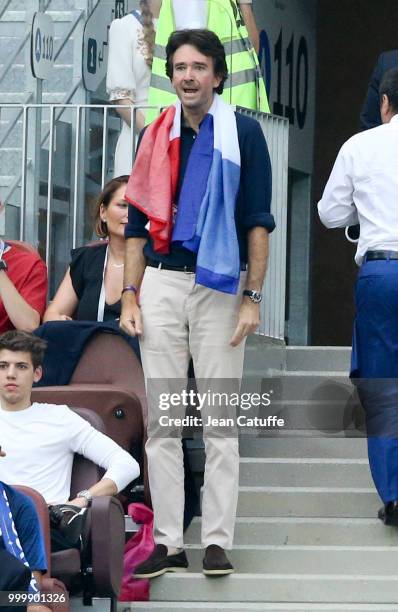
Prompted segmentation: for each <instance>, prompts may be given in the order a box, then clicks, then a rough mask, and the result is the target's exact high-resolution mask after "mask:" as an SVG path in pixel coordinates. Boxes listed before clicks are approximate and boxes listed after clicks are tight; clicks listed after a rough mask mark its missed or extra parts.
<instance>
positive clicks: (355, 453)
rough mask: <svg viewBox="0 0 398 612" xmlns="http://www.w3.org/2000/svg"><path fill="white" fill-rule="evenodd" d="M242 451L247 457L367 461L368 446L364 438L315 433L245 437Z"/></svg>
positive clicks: (242, 438)
mask: <svg viewBox="0 0 398 612" xmlns="http://www.w3.org/2000/svg"><path fill="white" fill-rule="evenodd" d="M239 449H240V454H241V456H243V457H281V458H282V457H286V458H294V457H301V458H312V457H314V458H316V457H319V458H322V457H323V458H326V457H330V458H336V459H338V458H341V459H344V458H347V459H349V458H351V459H362V458H366V457H367V443H366V440H365V439H364V437H363V436H362V437H355V438H349V437H344V436H342V435H340V436H337V435H330V434H326V433H325V434H324V436H320V434H319V433H316V432H314V431H312V430H310V431H304V430H302V431H300V432H297V431H288V432H279V433H275V434H274V435H273V436H269V437H265V436H264V437H254V436H242V437H241V439H240V442H239Z"/></svg>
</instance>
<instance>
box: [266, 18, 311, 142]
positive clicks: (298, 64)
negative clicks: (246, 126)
mask: <svg viewBox="0 0 398 612" xmlns="http://www.w3.org/2000/svg"><path fill="white" fill-rule="evenodd" d="M284 44H285V41H284V40H283V33H282V28H281V30H280V32H279V36H278V40H277V41H276V43H275V45H274V53H273V63H274V64H276V65H275V69H276V71H277V74H276V79H277V81H276V100H275V102H274V103H273V106H272V109H271V111H272V112H273V113H274V115H279V116H282V117H283V116H284V117H287V118H288V119H289V123H290V124H291V125H295V122H296V119H297V124H298V127H299V128H300V129H301V130H302V129H303V128H304V126H305V120H306V117H307V105H308V46H307V41H306V39H305V37H304V36H301V37H300V39H299V42H298V45H296V44H295V40H294V34H292V36H291V38H290V41H289V42H288V45H287V47H284ZM259 58H260V64H261V70H262V73H263V77H264V81H265V85H266V88H267V92H268V95H269V92H270V88H271V74H272V73H273V68H272V66H271V49H270V44H269V40H268V36H267V33H266V32H265V30H263V31H262V32H261V33H260V51H259ZM282 77H285V78H282ZM285 82H286V85H287V91H283V92H282V83H285ZM282 93H283V95H284V99H285V102H287V104H282ZM286 94H287V97H286V98H285V96H286Z"/></svg>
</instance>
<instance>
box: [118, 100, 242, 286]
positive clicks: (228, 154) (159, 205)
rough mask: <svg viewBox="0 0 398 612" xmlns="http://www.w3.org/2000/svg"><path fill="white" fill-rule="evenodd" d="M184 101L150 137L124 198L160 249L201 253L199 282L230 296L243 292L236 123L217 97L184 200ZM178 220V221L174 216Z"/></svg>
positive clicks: (156, 123)
mask: <svg viewBox="0 0 398 612" xmlns="http://www.w3.org/2000/svg"><path fill="white" fill-rule="evenodd" d="M180 138H181V102H180V101H177V102H176V104H174V105H173V106H170V107H169V108H168V109H166V110H165V111H164V112H163V113H162V114H161V115H160V116H159V117H158V119H156V121H154V122H153V123H151V125H150V126H149V127H148V128H147V130H146V131H145V134H144V136H143V138H142V141H141V144H140V148H139V151H138V154H137V157H136V160H135V164H134V168H133V171H132V173H131V176H130V180H129V182H128V185H127V189H126V196H125V197H126V200H127V201H128V202H130V204H132V205H133V206H135V207H136V208H137V209H138V210H140V211H142V212H143V213H145V214H146V216H147V217H148V219H149V221H150V229H149V234H150V237H151V238H152V241H153V246H154V250H155V251H156V252H157V253H159V254H167V253H168V252H169V250H170V243H171V242H178V243H180V244H182V245H183V246H184V247H185V248H187V249H189V250H191V251H193V252H195V253H197V264H196V282H197V284H200V285H204V286H205V287H209V288H211V289H216V290H218V291H222V292H224V293H230V294H236V293H237V291H238V286H239V276H240V259H239V244H238V238H237V234H236V227H235V206H236V199H237V194H238V190H239V181H240V150H239V142H238V131H237V127H236V117H235V113H234V111H233V110H232V108H231V107H230V106H229V105H228V104H226V103H225V102H224V101H223V100H222V99H221V98H220V96H218V95H215V96H214V101H213V104H212V106H211V108H210V110H209V111H208V113H207V115H206V116H205V118H204V119H203V121H202V123H201V126H200V130H199V134H198V137H197V138H196V140H195V143H194V145H193V147H192V150H191V153H190V156H189V160H188V164H187V168H186V171H185V176H184V180H183V184H182V187H181V191H180V195H179V198H178V202H176V191H177V185H178V176H179V169H180ZM175 208H176V210H177V214H176V218H175V224H174V223H173V210H174V209H175Z"/></svg>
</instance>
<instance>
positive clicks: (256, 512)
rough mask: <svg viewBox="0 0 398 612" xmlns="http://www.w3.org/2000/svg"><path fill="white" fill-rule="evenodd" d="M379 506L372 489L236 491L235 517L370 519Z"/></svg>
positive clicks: (253, 489)
mask: <svg viewBox="0 0 398 612" xmlns="http://www.w3.org/2000/svg"><path fill="white" fill-rule="evenodd" d="M380 505H381V502H380V499H379V497H378V495H377V493H376V492H375V490H374V488H364V489H356V490H355V491H353V490H352V489H351V488H343V487H334V488H331V487H328V488H322V487H240V488H239V499H238V512H237V514H238V516H275V517H277V516H302V517H342V518H344V517H345V518H356V517H358V518H374V517H375V516H377V511H378V509H379V507H380Z"/></svg>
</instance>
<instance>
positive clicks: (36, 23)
mask: <svg viewBox="0 0 398 612" xmlns="http://www.w3.org/2000/svg"><path fill="white" fill-rule="evenodd" d="M30 60H31V68H32V74H33V76H34V77H35V78H36V79H48V78H49V76H50V74H51V71H52V67H53V65H54V24H53V20H52V19H51V17H50V15H47V14H45V13H35V15H34V17H33V22H32V29H31V33H30Z"/></svg>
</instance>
